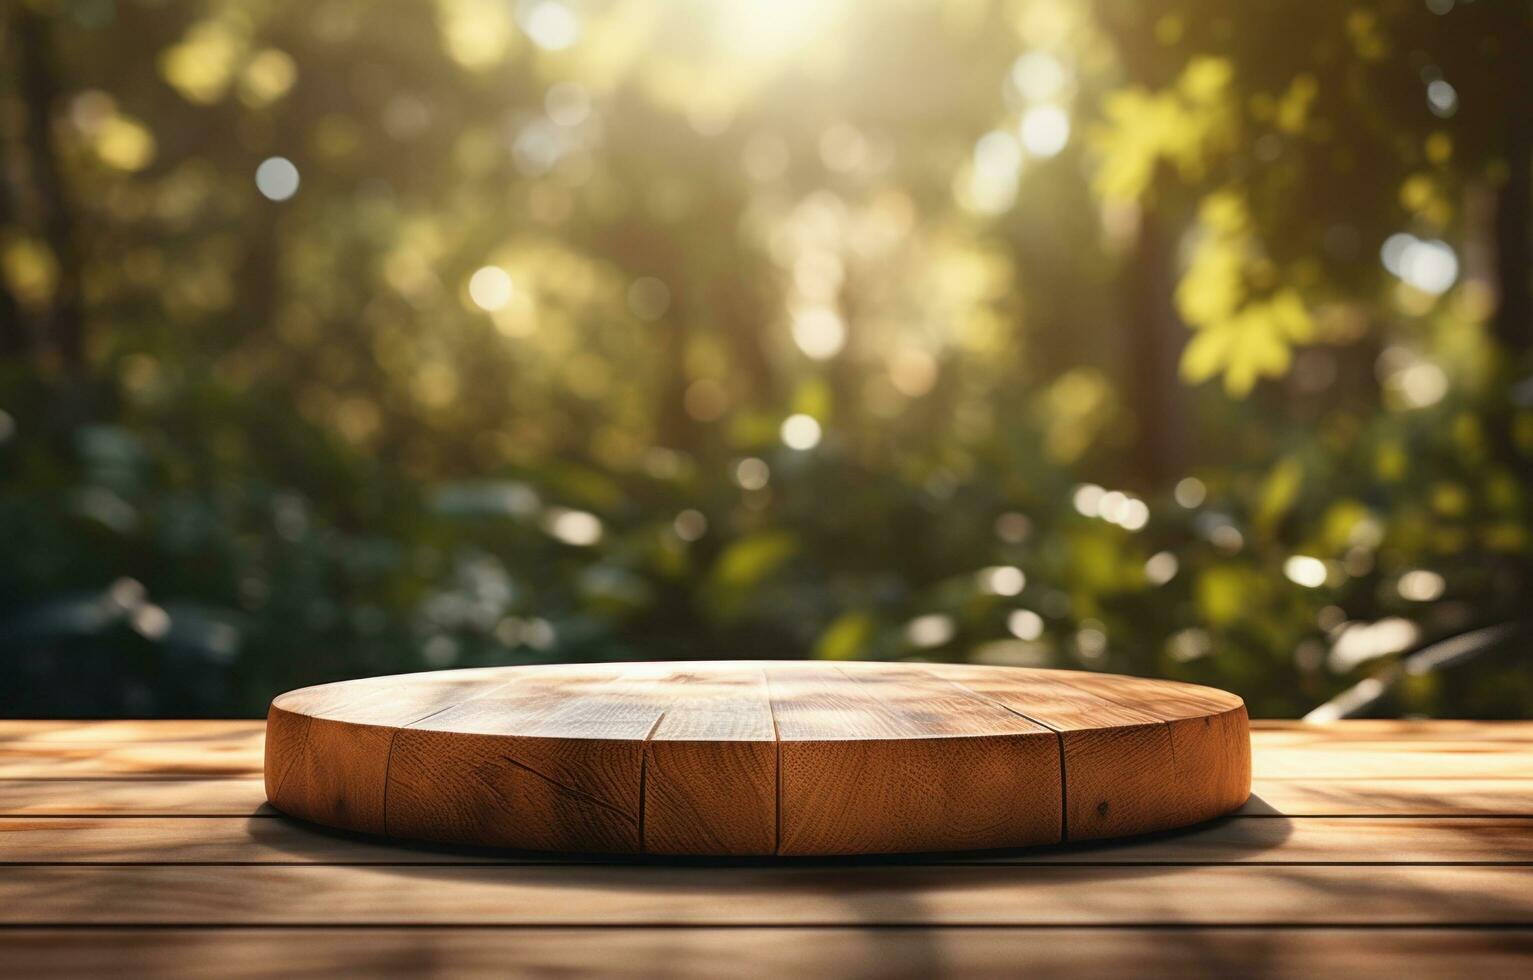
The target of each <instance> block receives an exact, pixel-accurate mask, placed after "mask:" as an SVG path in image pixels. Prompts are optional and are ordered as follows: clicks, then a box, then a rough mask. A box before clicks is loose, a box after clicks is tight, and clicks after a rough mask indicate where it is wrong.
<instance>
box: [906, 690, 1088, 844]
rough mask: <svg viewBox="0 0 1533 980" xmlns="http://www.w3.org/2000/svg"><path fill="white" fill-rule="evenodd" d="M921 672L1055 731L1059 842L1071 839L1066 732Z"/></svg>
mask: <svg viewBox="0 0 1533 980" xmlns="http://www.w3.org/2000/svg"><path fill="white" fill-rule="evenodd" d="M921 673H923V674H925V675H926V676H927V677H931V678H933V679H935V680H940V681H946V682H947V683H949V684H951V685H953V686H954V687H956V688H958V690H960V691H962V692H963V693H964V694H967V695H968V696H969V697H971V698H976V699H978V700H980V701H984V702H987V703H989V704H992V705H994V706H995V707H997V708H1000V709H1001V710H1002V711H1009V712H1011V713H1012V714H1014V715H1016V716H1017V717H1018V718H1021V719H1022V720H1023V721H1029V722H1032V723H1033V724H1034V725H1037V726H1038V727H1039V728H1043V729H1046V730H1047V731H1051V732H1053V733H1054V739H1055V741H1056V742H1057V743H1058V744H1059V842H1060V843H1061V844H1063V843H1065V842H1067V841H1069V839H1070V796H1069V793H1070V789H1069V787H1070V780H1069V778H1068V774H1067V773H1066V771H1065V734H1064V732H1063V731H1061V730H1060V729H1058V728H1055V727H1054V726H1053V725H1051V724H1049V723H1048V722H1046V721H1041V720H1039V719H1037V718H1034V717H1032V716H1031V715H1027V714H1023V713H1022V712H1020V711H1018V710H1017V709H1016V708H1013V707H1011V706H1010V705H1008V704H1004V703H1002V702H1000V701H996V700H995V699H993V698H990V697H987V696H986V695H983V694H981V693H979V692H978V691H976V690H974V689H973V688H972V687H969V686H968V685H967V684H961V683H959V682H958V681H955V680H953V679H952V678H950V677H942V676H940V675H937V674H933V673H932V672H930V671H921Z"/></svg>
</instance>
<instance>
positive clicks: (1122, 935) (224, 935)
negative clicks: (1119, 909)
mask: <svg viewBox="0 0 1533 980" xmlns="http://www.w3.org/2000/svg"><path fill="white" fill-rule="evenodd" d="M0 942H3V943H4V944H5V949H6V956H7V960H8V964H7V965H8V967H9V968H10V969H11V970H13V971H15V973H16V974H17V975H18V976H31V977H38V976H64V975H67V976H113V977H120V976H127V977H163V976H178V975H190V976H219V977H235V978H238V977H268V976H273V975H280V976H288V977H326V978H328V977H334V976H338V975H354V976H355V975H365V976H382V977H405V976H418V975H420V974H422V973H430V974H433V975H439V976H454V977H460V976H467V977H481V976H482V977H504V976H507V975H539V976H542V975H549V976H585V975H595V976H616V975H622V976H639V977H656V978H660V977H676V978H682V980H688V978H698V980H713V978H716V977H718V976H720V975H721V965H723V964H727V970H725V971H724V972H727V973H728V975H729V976H731V977H781V976H835V977H896V978H899V977H929V976H935V975H950V974H962V975H966V976H997V977H999V976H1008V977H1009V976H1019V975H1027V976H1037V975H1043V976H1189V975H1194V976H1196V975H1204V976H1250V975H1253V974H1257V973H1260V974H1265V975H1292V976H1307V975H1331V976H1335V975H1345V976H1349V977H1389V978H1393V977H1400V976H1410V977H1459V976H1466V975H1468V976H1486V977H1494V976H1514V975H1518V974H1524V973H1525V972H1526V970H1527V965H1528V958H1529V957H1530V956H1533V931H1530V930H1523V929H1515V930H1508V929H1497V930H1472V929H1465V930H1415V929H1384V930H1380V929H1371V930H1370V929H1334V930H1332V929H1326V930H1313V929H1304V930H1298V929H1220V930H1207V929H1174V930H1165V929H1004V928H1002V929H989V928H980V929H898V930H887V929H867V928H862V929H858V928H846V929H750V928H746V929H659V930H654V929H538V930H518V929H439V928H429V929H409V930H377V929H350V930H347V929H306V930H292V929H275V928H274V929H239V930H219V929H164V930H161V929H154V930H122V929H71V930H66V931H62V932H60V931H55V930H15V931H11V932H8V933H7V934H6V935H5V937H4V939H3V940H0Z"/></svg>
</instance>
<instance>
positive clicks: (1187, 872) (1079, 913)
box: [0, 865, 1533, 927]
mask: <svg viewBox="0 0 1533 980" xmlns="http://www.w3.org/2000/svg"><path fill="white" fill-rule="evenodd" d="M0 923H3V924H8V925H41V924H48V923H56V924H65V925H105V924H117V925H121V924H132V923H139V924H165V925H218V924H241V925H284V924H290V925H298V924H324V925H343V924H359V923H368V924H379V925H398V924H434V925H456V924H461V925H470V924H481V925H538V926H558V925H593V924H600V925H609V926H620V925H632V926H640V925H645V926H664V927H674V926H683V925H720V926H722V925H734V926H740V925H784V926H786V925H815V926H837V925H839V926H870V925H889V926H893V925H966V926H976V925H1029V926H1036V925H1078V926H1097V925H1113V924H1116V925H1148V924H1157V923H1166V924H1187V925H1251V924H1268V925H1276V924H1290V925H1300V924H1311V925H1320V924H1326V925H1370V924H1371V925H1386V924H1387V925H1393V926H1411V925H1419V926H1428V925H1475V924H1480V925H1487V924H1519V925H1533V869H1529V868H1525V867H1516V868H1508V867H1473V866H1472V867H1440V866H1436V867H1420V866H1410V865H1398V866H1389V867H1379V866H1372V865H1369V866H1361V867H1338V866H1304V865H1282V866H1277V867H1271V866H1244V865H1243V866H1222V867H1166V866H1150V867H1144V866H1138V867H1057V866H1047V865H1027V866H1020V867H1008V866H984V865H965V866H942V867H920V866H916V867H885V866H867V867H859V868H858V869H857V871H856V873H855V875H854V874H852V873H850V872H849V871H848V869H847V868H846V867H823V866H822V867H813V868H803V867H798V868H783V867H717V866H714V867H652V866H630V867H612V866H606V867H594V868H593V867H586V868H573V867H568V866H551V865H539V866H521V867H465V866H434V867H410V868H405V867H398V866H395V867H376V866H349V867H343V866H336V865H283V866H272V865H257V866H248V865H247V866H238V867H231V866H211V867H210V866H190V867H189V866H176V865H153V866H144V865H137V866H120V865H119V866H102V867H82V866H48V867H39V866H12V867H9V868H7V869H6V873H5V874H4V875H3V876H0Z"/></svg>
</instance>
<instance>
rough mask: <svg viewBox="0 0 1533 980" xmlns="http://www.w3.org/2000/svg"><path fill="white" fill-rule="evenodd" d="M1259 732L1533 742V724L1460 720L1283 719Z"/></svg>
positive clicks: (1256, 725)
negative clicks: (1319, 721) (1321, 721)
mask: <svg viewBox="0 0 1533 980" xmlns="http://www.w3.org/2000/svg"><path fill="white" fill-rule="evenodd" d="M1251 727H1252V729H1253V730H1255V731H1260V732H1297V733H1307V734H1320V735H1325V736H1328V737H1334V738H1352V737H1366V738H1375V737H1378V736H1386V737H1392V738H1407V737H1408V738H1445V739H1455V738H1465V737H1468V738H1486V737H1491V738H1508V739H1510V738H1516V739H1520V740H1522V741H1533V721H1469V720H1466V719H1457V718H1412V719H1392V718H1356V719H1347V720H1344V721H1333V722H1327V723H1325V724H1323V725H1321V724H1313V723H1310V722H1306V721H1296V720H1290V719H1282V718H1263V719H1258V720H1255V721H1252V722H1251Z"/></svg>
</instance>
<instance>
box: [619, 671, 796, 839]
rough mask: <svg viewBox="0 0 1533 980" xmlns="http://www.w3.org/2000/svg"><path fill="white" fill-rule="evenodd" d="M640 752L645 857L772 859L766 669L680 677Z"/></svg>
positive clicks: (773, 765)
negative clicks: (683, 691) (679, 690)
mask: <svg viewBox="0 0 1533 980" xmlns="http://www.w3.org/2000/svg"><path fill="white" fill-rule="evenodd" d="M675 682H676V683H683V684H685V685H686V686H687V689H688V696H687V697H685V698H677V699H674V700H672V701H670V702H669V703H668V704H667V705H666V711H665V714H664V716H663V717H662V718H661V719H660V722H659V724H658V725H656V727H655V730H654V732H653V734H652V736H651V737H650V738H649V740H648V742H647V743H646V744H645V746H644V765H643V768H642V770H641V772H642V776H643V778H642V779H641V780H640V783H641V784H642V786H643V790H644V800H643V812H644V819H643V820H642V821H640V830H641V831H642V832H643V834H644V851H645V852H646V853H648V854H772V853H774V852H775V850H776V848H777V724H776V722H775V721H773V719H772V699H771V698H770V697H769V696H768V693H767V679H766V672H765V670H764V669H762V668H760V667H757V666H754V665H741V666H740V667H737V668H736V669H733V670H717V671H714V672H713V673H710V674H702V673H698V674H690V673H685V672H683V673H679V674H677V675H676V677H675Z"/></svg>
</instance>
